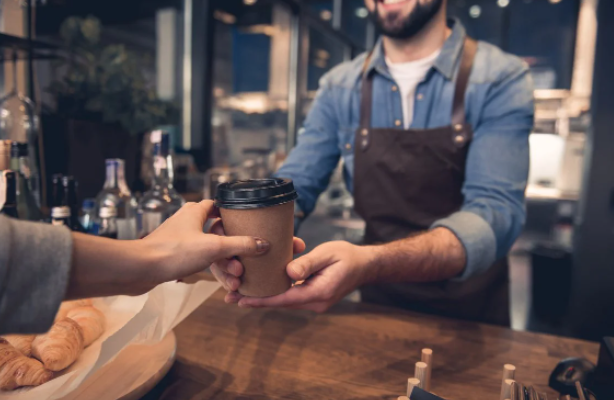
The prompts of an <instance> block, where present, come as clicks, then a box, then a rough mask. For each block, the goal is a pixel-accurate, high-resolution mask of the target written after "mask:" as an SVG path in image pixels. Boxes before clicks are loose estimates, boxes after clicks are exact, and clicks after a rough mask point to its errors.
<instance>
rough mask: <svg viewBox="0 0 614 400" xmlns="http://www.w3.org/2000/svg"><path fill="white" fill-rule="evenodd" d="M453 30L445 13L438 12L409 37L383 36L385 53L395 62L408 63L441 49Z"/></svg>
mask: <svg viewBox="0 0 614 400" xmlns="http://www.w3.org/2000/svg"><path fill="white" fill-rule="evenodd" d="M451 33H452V31H451V30H450V28H448V26H447V25H446V16H445V13H441V12H440V13H439V14H437V15H436V16H435V17H434V18H433V19H432V20H431V21H430V22H429V23H428V24H427V25H426V26H425V27H424V28H423V29H422V30H421V31H420V32H418V33H417V34H416V35H414V36H412V37H411V38H409V39H393V38H390V37H387V36H384V37H383V45H384V53H385V54H386V57H387V58H388V59H389V60H390V61H391V62H393V63H395V64H398V63H406V62H411V61H416V60H420V59H421V58H425V57H428V56H429V55H431V54H433V53H434V52H435V51H437V50H439V49H440V48H441V47H442V46H443V44H444V42H445V41H446V39H447V38H448V36H450V34H451Z"/></svg>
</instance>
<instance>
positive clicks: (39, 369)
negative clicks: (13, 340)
mask: <svg viewBox="0 0 614 400" xmlns="http://www.w3.org/2000/svg"><path fill="white" fill-rule="evenodd" d="M52 378H53V372H51V371H48V370H46V369H45V367H43V364H41V363H40V362H38V361H37V360H34V359H32V358H28V357H26V356H24V355H23V354H21V353H20V352H19V351H18V350H17V349H15V348H14V347H13V346H11V345H10V344H9V343H8V342H7V341H6V340H4V339H1V338H0V389H1V390H13V389H15V388H18V387H20V386H38V385H42V384H43V383H45V382H48V381H50V380H51V379H52Z"/></svg>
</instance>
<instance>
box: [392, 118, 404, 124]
mask: <svg viewBox="0 0 614 400" xmlns="http://www.w3.org/2000/svg"><path fill="white" fill-rule="evenodd" d="M402 123H403V122H401V120H400V119H397V120H396V121H394V124H395V125H396V126H401V124H402Z"/></svg>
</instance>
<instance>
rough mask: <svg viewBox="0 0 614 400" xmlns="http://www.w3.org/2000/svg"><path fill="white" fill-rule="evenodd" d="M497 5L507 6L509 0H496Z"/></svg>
mask: <svg viewBox="0 0 614 400" xmlns="http://www.w3.org/2000/svg"><path fill="white" fill-rule="evenodd" d="M497 5H498V6H499V7H501V8H503V7H507V6H509V5H510V0H497Z"/></svg>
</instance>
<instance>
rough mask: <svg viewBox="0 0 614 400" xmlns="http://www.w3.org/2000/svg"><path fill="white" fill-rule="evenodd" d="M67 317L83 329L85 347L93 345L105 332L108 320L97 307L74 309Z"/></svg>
mask: <svg viewBox="0 0 614 400" xmlns="http://www.w3.org/2000/svg"><path fill="white" fill-rule="evenodd" d="M67 317H68V318H70V319H72V320H73V321H75V322H76V323H77V324H79V326H80V327H81V331H82V332H83V345H84V346H85V347H87V346H89V345H90V344H92V342H93V341H94V340H96V339H98V338H99V337H100V335H102V333H103V332H104V329H105V325H106V319H105V317H104V314H103V313H102V312H100V311H99V310H98V309H97V308H95V307H78V308H73V309H72V310H70V311H69V312H68V314H67Z"/></svg>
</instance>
